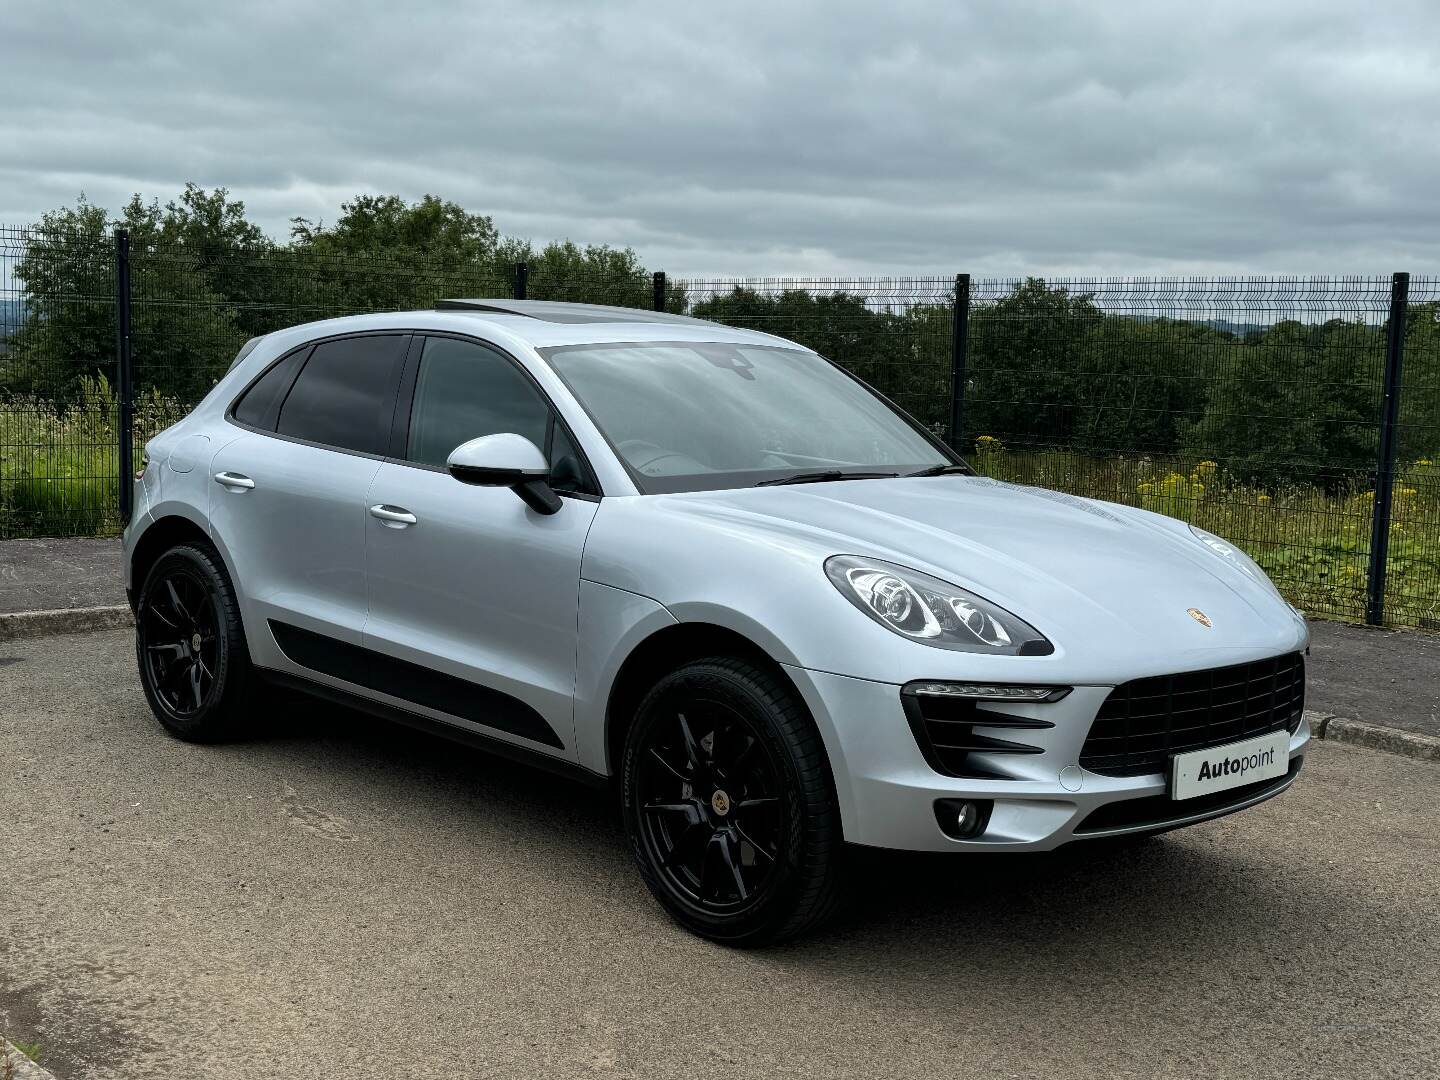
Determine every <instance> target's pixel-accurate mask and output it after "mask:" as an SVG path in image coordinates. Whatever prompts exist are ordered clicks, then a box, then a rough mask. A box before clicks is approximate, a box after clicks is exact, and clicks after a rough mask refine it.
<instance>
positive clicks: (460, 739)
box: [256, 668, 610, 788]
mask: <svg viewBox="0 0 1440 1080" xmlns="http://www.w3.org/2000/svg"><path fill="white" fill-rule="evenodd" d="M256 674H258V675H259V676H260V677H261V678H263V679H264V680H265V681H266V682H267V683H270V684H271V685H272V686H279V687H283V688H285V689H287V690H296V691H299V692H300V693H302V694H308V695H309V696H311V697H316V698H320V699H322V700H324V701H329V702H332V703H334V704H336V705H341V706H343V707H345V708H348V709H357V710H359V711H360V712H364V713H369V714H370V715H371V716H377V717H379V718H380V719H382V720H389V721H391V722H393V723H397V724H403V725H405V726H406V727H410V728H414V729H416V730H417V731H424V732H427V733H429V734H431V735H438V736H440V737H441V738H442V739H449V740H450V741H451V742H457V743H461V744H463V745H465V746H470V747H473V748H475V749H476V750H483V751H484V752H485V753H488V754H494V755H495V756H496V757H503V758H507V759H508V760H510V761H514V762H517V763H518V764H521V765H529V766H531V767H532V768H536V769H543V770H544V771H546V772H550V773H555V774H557V775H559V776H563V777H565V778H566V779H568V780H577V781H579V782H580V783H582V784H586V785H588V786H590V787H596V788H603V787H607V786H608V785H609V783H610V777H608V776H603V775H602V774H600V773H597V772H592V771H591V770H589V769H587V768H585V767H584V766H583V765H577V764H575V763H574V762H572V761H562V760H560V759H558V758H553V757H551V756H550V755H548V754H542V753H540V752H538V751H536V750H531V749H530V748H529V747H525V746H516V745H515V744H514V743H508V742H502V741H501V740H500V739H495V738H491V737H490V736H488V735H482V734H480V733H479V732H476V731H470V730H469V729H467V728H461V727H456V726H455V725H454V724H447V723H445V721H443V720H436V719H434V718H433V717H429V716H422V715H421V714H420V713H414V712H410V711H409V710H407V709H401V708H398V707H396V706H394V705H391V704H389V703H387V702H384V701H375V700H374V699H372V698H367V697H365V696H363V695H361V694H355V693H352V692H351V691H349V690H341V689H340V688H339V687H336V686H329V685H326V684H325V683H319V682H315V681H314V680H312V679H307V678H305V677H304V676H302V675H292V674H290V673H289V672H286V671H274V670H270V669H264V668H259V669H256Z"/></svg>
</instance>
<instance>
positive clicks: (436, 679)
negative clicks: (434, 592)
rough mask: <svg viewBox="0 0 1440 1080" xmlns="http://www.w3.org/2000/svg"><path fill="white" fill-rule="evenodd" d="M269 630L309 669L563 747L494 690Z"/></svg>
mask: <svg viewBox="0 0 1440 1080" xmlns="http://www.w3.org/2000/svg"><path fill="white" fill-rule="evenodd" d="M270 632H271V633H272V634H274V635H275V643H276V644H277V645H279V646H280V651H281V652H283V653H284V654H285V655H286V656H287V657H288V658H290V659H291V660H293V661H295V663H297V664H299V665H300V666H301V667H307V668H309V669H310V670H311V671H318V672H320V673H321V674H324V675H330V676H333V677H334V678H337V679H344V680H345V681H346V682H348V683H354V684H355V685H356V686H363V687H365V688H366V689H369V690H378V691H379V692H380V693H382V694H389V695H390V696H391V697H397V698H402V699H403V700H405V701H408V702H410V703H411V704H414V705H422V706H424V707H425V708H427V709H435V710H436V711H438V712H443V713H449V714H450V715H451V716H455V717H458V718H459V719H461V720H468V721H470V723H472V724H484V725H485V726H486V727H492V728H495V729H496V730H497V731H503V732H505V733H506V734H507V735H518V736H520V737H521V738H522V739H530V740H531V741H533V742H538V743H544V744H545V745H546V746H553V747H555V748H557V749H561V750H563V749H564V748H565V744H564V742H562V741H561V739H560V736H559V735H557V734H556V733H555V729H554V728H552V727H551V726H550V725H549V724H547V723H546V722H545V718H544V717H543V716H541V715H540V714H539V713H538V712H536V711H535V710H534V709H532V708H531V707H530V706H529V705H526V704H525V703H524V702H523V701H520V700H518V699H516V698H513V697H511V696H510V695H509V694H505V693H502V692H501V691H499V690H492V689H491V688H490V687H488V686H481V685H480V684H479V683H473V682H470V681H469V680H467V679H461V678H457V677H456V676H454V675H447V674H445V673H444V672H443V671H435V670H434V669H433V668H428V667H424V666H423V665H421V664H412V663H411V662H410V661H409V660H401V659H398V658H397V657H394V656H386V655H385V654H384V653H380V652H376V651H375V650H374V649H366V648H363V647H362V646H359V645H351V644H350V643H349V642H347V641H336V640H335V639H334V638H331V637H326V636H325V635H324V634H317V633H315V632H314V631H313V630H305V629H302V628H301V627H298V626H291V625H290V624H289V623H283V622H277V621H276V620H274V619H271V620H270Z"/></svg>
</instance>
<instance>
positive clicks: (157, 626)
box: [137, 564, 221, 720]
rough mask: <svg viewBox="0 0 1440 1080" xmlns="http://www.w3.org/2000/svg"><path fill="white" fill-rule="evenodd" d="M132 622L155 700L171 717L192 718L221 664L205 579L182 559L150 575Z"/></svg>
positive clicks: (211, 602)
mask: <svg viewBox="0 0 1440 1080" xmlns="http://www.w3.org/2000/svg"><path fill="white" fill-rule="evenodd" d="M137 625H138V626H139V632H140V635H141V637H142V639H143V644H142V645H141V647H140V649H141V662H142V663H143V664H144V666H145V677H146V680H147V682H148V683H149V685H150V687H151V688H152V690H153V692H154V696H155V700H156V701H158V702H159V703H160V705H161V707H162V708H163V709H164V710H165V711H166V712H167V713H169V714H170V715H171V716H173V717H174V718H175V719H177V720H190V719H193V718H194V717H195V715H196V714H197V713H199V712H200V710H201V709H202V708H204V707H205V702H206V701H207V700H208V699H209V697H210V695H211V694H212V693H213V692H214V690H215V673H216V672H217V671H218V670H219V668H220V659H219V655H218V654H219V650H220V647H221V646H220V635H219V627H218V623H217V618H216V614H215V601H214V599H213V598H212V597H211V595H210V590H209V589H208V588H207V586H206V582H205V581H204V580H203V579H201V577H200V575H199V574H198V573H197V572H196V571H195V569H194V568H192V567H188V566H185V565H183V564H176V565H172V566H171V567H169V568H167V569H166V571H165V573H164V574H163V575H162V576H160V577H159V578H158V580H157V579H155V578H153V577H152V580H151V582H150V586H149V589H148V590H147V592H146V596H145V599H144V600H143V601H142V603H141V604H140V618H139V621H138V623H137Z"/></svg>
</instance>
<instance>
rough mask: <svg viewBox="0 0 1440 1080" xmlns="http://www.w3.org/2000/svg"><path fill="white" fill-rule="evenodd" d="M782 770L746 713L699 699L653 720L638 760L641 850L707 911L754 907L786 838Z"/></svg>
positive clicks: (674, 887)
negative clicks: (752, 727)
mask: <svg viewBox="0 0 1440 1080" xmlns="http://www.w3.org/2000/svg"><path fill="white" fill-rule="evenodd" d="M779 773H780V770H779V768H778V767H777V764H776V762H775V761H774V760H772V752H771V751H770V750H769V749H768V748H767V747H765V746H764V745H763V744H762V743H761V741H760V737H759V736H758V735H757V734H755V733H754V732H753V731H752V730H751V728H750V725H749V724H748V723H747V721H746V720H745V718H744V717H742V716H741V715H740V714H739V713H737V712H735V711H734V710H733V709H730V708H729V707H727V706H726V705H723V704H721V703H718V702H708V701H697V702H695V703H694V705H693V706H691V707H689V708H686V709H684V710H683V711H682V710H680V709H675V710H672V711H669V713H668V715H667V717H665V718H664V720H663V721H662V722H659V723H656V724H653V725H651V727H650V730H649V732H648V733H647V737H646V740H645V747H644V753H643V754H642V756H641V758H640V761H639V763H638V771H637V777H636V786H637V795H638V798H639V810H640V815H641V821H640V832H641V837H642V839H643V842H644V844H645V847H646V853H647V855H648V856H649V858H650V859H651V861H652V862H653V863H654V865H655V866H656V867H658V872H659V873H660V874H661V875H662V876H663V877H664V879H665V881H666V884H668V885H669V887H670V888H671V889H672V890H674V891H675V892H676V893H677V894H678V895H680V896H683V897H684V898H685V899H687V900H688V901H689V902H691V903H693V904H695V905H697V906H698V907H699V908H701V909H702V910H704V911H707V912H710V913H713V914H729V913H733V912H736V911H738V910H741V909H743V908H745V907H747V906H749V905H751V904H754V903H756V902H757V901H758V900H759V899H760V897H761V896H762V895H763V893H764V890H765V888H766V886H767V885H768V883H769V881H770V879H771V877H772V876H773V874H774V871H775V867H776V864H777V861H778V859H779V857H780V849H781V846H782V844H783V843H784V842H785V837H786V835H787V830H786V827H785V814H786V807H785V804H784V802H783V801H782V800H781V798H780V787H779Z"/></svg>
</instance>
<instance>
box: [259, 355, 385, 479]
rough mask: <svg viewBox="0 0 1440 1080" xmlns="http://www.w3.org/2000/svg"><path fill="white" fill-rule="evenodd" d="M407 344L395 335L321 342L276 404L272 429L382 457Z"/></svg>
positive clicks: (342, 448)
mask: <svg viewBox="0 0 1440 1080" xmlns="http://www.w3.org/2000/svg"><path fill="white" fill-rule="evenodd" d="M408 342H409V338H408V337H406V336H404V335H398V334H392V335H384V336H377V337H358V338H339V339H337V340H335V341H322V342H321V343H320V344H319V345H316V346H315V351H314V352H312V353H311V354H310V359H309V360H307V361H306V362H305V366H304V368H302V369H301V371H300V377H299V378H298V379H296V380H295V385H294V386H293V387H291V389H290V393H289V395H288V396H287V397H286V398H285V403H284V404H283V405H281V406H280V421H279V423H278V424H277V425H276V427H275V430H276V431H277V432H279V433H280V434H281V435H290V436H293V437H294V438H297V439H305V440H306V441H308V442H315V443H321V444H323V445H325V446H333V447H337V448H339V449H341V450H356V451H359V452H360V453H362V454H383V453H384V452H385V449H386V447H387V446H388V444H389V442H390V421H391V418H392V415H393V413H394V409H395V392H396V388H397V385H398V383H399V379H400V365H401V363H402V362H403V361H404V359H405V347H406V345H407V344H408Z"/></svg>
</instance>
